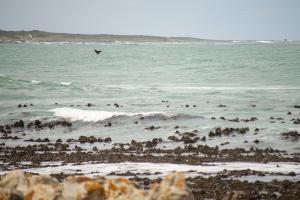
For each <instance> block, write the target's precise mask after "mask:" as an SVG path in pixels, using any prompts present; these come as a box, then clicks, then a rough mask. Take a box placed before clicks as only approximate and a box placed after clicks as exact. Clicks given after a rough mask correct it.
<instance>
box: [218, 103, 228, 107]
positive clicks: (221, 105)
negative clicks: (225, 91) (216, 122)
mask: <svg viewBox="0 0 300 200" xmlns="http://www.w3.org/2000/svg"><path fill="white" fill-rule="evenodd" d="M218 107H220V108H226V107H227V106H226V105H223V104H220V105H218Z"/></svg>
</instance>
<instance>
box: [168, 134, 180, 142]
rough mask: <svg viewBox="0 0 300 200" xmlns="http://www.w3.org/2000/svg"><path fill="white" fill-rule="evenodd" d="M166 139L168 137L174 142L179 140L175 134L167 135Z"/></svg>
mask: <svg viewBox="0 0 300 200" xmlns="http://www.w3.org/2000/svg"><path fill="white" fill-rule="evenodd" d="M168 139H169V140H172V141H174V142H179V141H180V140H179V139H178V138H177V137H176V136H174V135H171V136H169V137H168Z"/></svg>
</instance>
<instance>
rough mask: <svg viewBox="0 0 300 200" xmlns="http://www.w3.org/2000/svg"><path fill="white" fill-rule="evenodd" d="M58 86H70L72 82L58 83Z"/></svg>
mask: <svg viewBox="0 0 300 200" xmlns="http://www.w3.org/2000/svg"><path fill="white" fill-rule="evenodd" d="M60 84H62V85H71V84H72V82H60Z"/></svg>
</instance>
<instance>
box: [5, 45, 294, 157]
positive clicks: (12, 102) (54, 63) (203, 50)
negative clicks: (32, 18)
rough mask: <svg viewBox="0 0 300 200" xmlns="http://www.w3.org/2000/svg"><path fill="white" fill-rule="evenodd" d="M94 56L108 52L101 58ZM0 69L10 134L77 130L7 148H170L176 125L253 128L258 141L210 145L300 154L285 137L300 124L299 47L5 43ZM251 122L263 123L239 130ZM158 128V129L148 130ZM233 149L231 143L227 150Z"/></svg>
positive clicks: (205, 130) (46, 134) (184, 128)
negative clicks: (75, 142)
mask: <svg viewBox="0 0 300 200" xmlns="http://www.w3.org/2000/svg"><path fill="white" fill-rule="evenodd" d="M94 49H98V50H102V51H103V52H102V53H101V54H99V55H96V54H95V53H94ZM0 61H1V62H0V94H1V96H0V122H1V124H2V125H4V124H7V123H14V122H15V121H17V120H21V119H22V120H24V122H25V124H26V123H28V122H30V121H32V120H36V119H38V120H43V121H51V120H57V119H66V120H70V121H71V122H72V124H73V126H72V128H71V129H70V128H68V129H66V128H63V127H61V128H56V129H53V130H51V129H50V130H48V129H47V130H41V131H39V132H38V133H37V131H35V130H29V129H26V130H22V133H25V134H24V136H20V134H19V133H16V135H17V134H19V136H20V137H21V138H22V139H21V140H10V139H8V140H3V139H0V141H1V142H5V144H6V146H12V147H13V146H17V145H20V146H22V145H28V144H29V143H28V142H24V141H23V139H24V140H25V139H30V138H33V139H36V138H45V137H47V138H49V139H50V141H55V140H57V139H58V138H61V139H62V140H67V139H70V138H74V139H76V138H78V137H79V136H82V135H84V136H92V135H93V136H97V137H111V138H112V141H113V142H115V143H118V142H130V141H131V140H132V139H135V140H137V141H146V140H149V139H150V140H151V139H152V138H154V137H157V138H162V139H164V140H165V139H167V137H168V136H170V135H172V134H173V133H174V131H175V129H174V127H176V126H179V129H180V130H181V131H190V130H198V131H199V132H198V135H199V136H201V137H202V136H206V137H207V135H208V133H209V132H210V131H211V130H214V129H215V128H217V127H222V128H225V127H249V128H250V133H249V134H245V135H241V136H240V135H237V136H235V137H216V138H209V139H208V140H207V141H206V142H205V144H207V145H209V146H216V145H219V147H220V148H235V147H240V148H246V149H247V148H251V147H257V148H267V147H271V148H275V149H280V150H287V151H288V152H298V153H299V152H300V148H299V142H298V141H294V142H291V141H289V140H284V139H282V137H281V133H282V132H286V131H291V130H296V131H297V130H298V131H299V130H300V125H298V124H294V123H293V121H291V120H292V119H296V118H299V117H300V109H297V108H294V106H295V105H299V104H300V43H298V42H270V43H265V42H253V41H252V42H202V43H86V44H84V43H43V44H41V43H35V44H33V43H32V44H30V43H26V44H1V45H0ZM88 103H90V104H92V106H87V104H88ZM19 104H21V105H22V107H18V105H19ZM24 104H26V105H27V107H23V105H24ZM31 104H32V105H31ZM114 104H115V105H114ZM30 105H31V106H30ZM288 112H291V114H290V115H288V114H287V113H288ZM141 117H142V118H141ZM220 117H224V118H225V120H224V118H223V119H220ZM251 117H252V118H257V120H253V121H248V122H247V121H240V122H235V121H231V119H235V118H239V119H240V120H242V119H244V120H246V119H251ZM212 118H216V119H212ZM141 119H142V120H141ZM108 122H111V126H110V127H108V126H105V125H106V124H107V123H108ZM152 125H153V126H155V127H157V129H155V130H153V131H151V130H148V129H145V128H147V127H149V126H152ZM255 128H259V130H260V132H259V134H254V133H255V132H254V130H255ZM254 139H258V140H259V141H260V142H259V143H258V144H256V143H253V142H252V141H253V140H254ZM245 140H247V141H249V142H248V143H244V141H245ZM224 142H228V143H229V144H228V143H227V145H224V146H220V143H224ZM201 143H203V142H202V141H199V144H201ZM98 145H100V148H107V147H109V144H105V145H103V144H98ZM101 145H102V146H101ZM93 146H95V144H85V148H87V149H89V148H92V147H93ZM163 146H164V148H169V147H172V146H174V144H172V143H166V144H164V145H163Z"/></svg>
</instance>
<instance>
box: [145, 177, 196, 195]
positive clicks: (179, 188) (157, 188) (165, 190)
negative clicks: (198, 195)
mask: <svg viewBox="0 0 300 200" xmlns="http://www.w3.org/2000/svg"><path fill="white" fill-rule="evenodd" d="M148 196H149V197H148V198H147V199H151V200H152V199H153V200H154V199H158V200H169V199H173V200H175V199H176V200H177V199H178V200H188V199H192V196H191V195H190V193H189V192H188V189H187V187H186V182H185V177H184V174H183V173H179V172H176V173H173V174H169V175H167V176H166V177H165V178H164V179H163V181H162V182H161V184H160V185H159V184H153V185H152V186H151V189H150V191H149V194H148Z"/></svg>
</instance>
